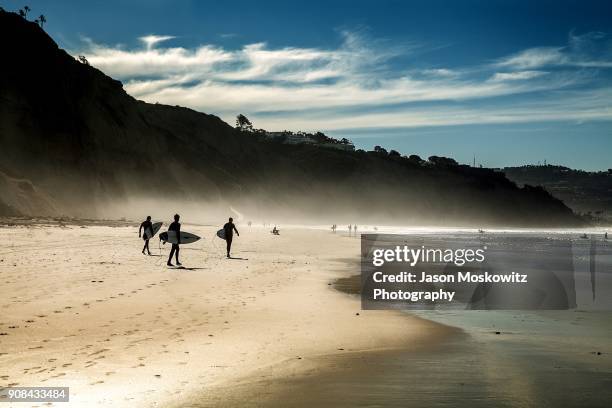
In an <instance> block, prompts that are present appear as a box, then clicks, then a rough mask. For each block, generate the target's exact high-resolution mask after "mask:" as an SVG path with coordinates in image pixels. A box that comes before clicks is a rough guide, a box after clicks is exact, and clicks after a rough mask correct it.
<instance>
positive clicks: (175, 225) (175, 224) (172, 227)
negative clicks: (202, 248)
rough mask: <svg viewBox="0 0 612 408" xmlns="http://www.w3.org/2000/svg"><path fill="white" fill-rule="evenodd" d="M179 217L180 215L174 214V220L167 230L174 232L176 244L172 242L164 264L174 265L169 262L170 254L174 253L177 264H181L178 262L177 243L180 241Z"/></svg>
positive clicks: (170, 259)
mask: <svg viewBox="0 0 612 408" xmlns="http://www.w3.org/2000/svg"><path fill="white" fill-rule="evenodd" d="M180 219H181V216H180V215H178V214H174V222H173V223H172V224H170V226H169V227H168V231H175V232H176V240H177V243H176V244H172V249H171V250H170V256H169V257H168V262H167V263H166V265H168V266H174V265H172V262H171V261H172V255H175V257H176V264H177V266H181V263H180V262H179V245H180V243H181V224H180V223H179V220H180Z"/></svg>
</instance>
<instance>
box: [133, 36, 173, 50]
mask: <svg viewBox="0 0 612 408" xmlns="http://www.w3.org/2000/svg"><path fill="white" fill-rule="evenodd" d="M173 38H176V37H173V36H171V35H145V36H143V37H140V38H139V40H140V41H142V42H143V43H144V44H145V46H146V47H147V50H150V49H151V48H153V47H154V46H155V44H158V43H160V42H162V41H168V40H172V39H173Z"/></svg>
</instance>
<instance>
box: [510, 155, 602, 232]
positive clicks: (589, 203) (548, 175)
mask: <svg viewBox="0 0 612 408" xmlns="http://www.w3.org/2000/svg"><path fill="white" fill-rule="evenodd" d="M503 172H504V173H505V174H506V176H507V177H508V178H509V179H510V180H512V181H514V182H516V183H517V184H519V185H523V184H531V185H541V186H543V187H544V188H546V190H547V191H549V192H550V193H551V194H552V195H553V196H555V197H557V198H558V199H560V200H563V202H565V203H566V204H567V205H568V206H569V207H570V208H572V209H573V210H574V211H576V212H579V213H583V214H587V215H591V216H592V217H594V218H597V219H603V220H612V169H610V170H608V171H600V172H588V171H583V170H574V169H570V168H568V167H564V166H552V165H546V166H521V167H506V168H504V169H503Z"/></svg>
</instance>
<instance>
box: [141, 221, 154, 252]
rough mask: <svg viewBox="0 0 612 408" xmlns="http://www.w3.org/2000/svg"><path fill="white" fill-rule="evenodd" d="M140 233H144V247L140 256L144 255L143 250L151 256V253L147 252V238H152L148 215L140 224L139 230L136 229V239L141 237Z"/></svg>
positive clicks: (151, 226) (151, 227) (151, 224)
mask: <svg viewBox="0 0 612 408" xmlns="http://www.w3.org/2000/svg"><path fill="white" fill-rule="evenodd" d="M142 232H144V242H145V243H144V246H143V247H142V254H143V255H144V253H145V249H146V250H147V253H148V254H149V255H151V251H149V238H151V237H152V236H153V223H152V222H151V216H150V215H149V216H147V219H146V221H143V222H142V224H140V228H138V238H140V237H141V236H142V235H141V233H142ZM147 234H148V235H147Z"/></svg>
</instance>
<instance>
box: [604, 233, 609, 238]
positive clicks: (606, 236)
mask: <svg viewBox="0 0 612 408" xmlns="http://www.w3.org/2000/svg"><path fill="white" fill-rule="evenodd" d="M604 239H608V231H606V233H605V234H604Z"/></svg>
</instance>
